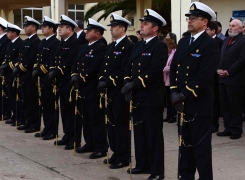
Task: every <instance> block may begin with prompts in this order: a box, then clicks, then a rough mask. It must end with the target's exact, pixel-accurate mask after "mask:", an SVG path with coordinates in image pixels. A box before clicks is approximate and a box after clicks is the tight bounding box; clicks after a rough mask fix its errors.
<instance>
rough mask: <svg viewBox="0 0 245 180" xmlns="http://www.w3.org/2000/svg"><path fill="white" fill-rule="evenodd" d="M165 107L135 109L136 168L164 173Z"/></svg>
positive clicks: (153, 173)
mask: <svg viewBox="0 0 245 180" xmlns="http://www.w3.org/2000/svg"><path fill="white" fill-rule="evenodd" d="M162 112H163V107H137V108H135V109H133V122H134V124H135V123H138V122H140V121H142V123H140V124H138V125H134V142H135V158H136V168H139V169H144V170H150V171H151V174H152V175H164V138H163V132H162V129H163V121H162V119H163V113H162Z"/></svg>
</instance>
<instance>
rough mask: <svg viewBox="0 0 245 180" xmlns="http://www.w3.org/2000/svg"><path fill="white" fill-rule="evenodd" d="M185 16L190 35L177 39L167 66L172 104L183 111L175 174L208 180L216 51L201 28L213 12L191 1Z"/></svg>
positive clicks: (187, 179) (191, 179)
mask: <svg viewBox="0 0 245 180" xmlns="http://www.w3.org/2000/svg"><path fill="white" fill-rule="evenodd" d="M186 16H187V22H188V31H189V32H190V33H191V36H186V37H184V38H182V39H181V40H180V41H179V43H178V48H177V51H176V52H175V55H174V58H173V61H172V64H171V66H170V89H171V94H172V95H171V100H172V104H173V106H175V107H176V109H177V111H178V112H183V113H184V122H183V127H182V137H183V140H182V142H181V147H180V154H181V158H180V164H179V167H180V168H179V175H180V179H181V180H194V179H195V173H196V170H197V171H198V173H199V179H200V180H201V179H208V180H212V179H213V171H212V148H211V137H212V136H211V135H212V133H211V130H212V116H213V110H214V92H213V77H214V73H215V70H216V68H217V64H218V61H219V59H220V50H219V46H218V43H217V42H216V40H215V39H213V38H212V37H210V36H209V35H208V34H207V33H206V31H205V30H206V28H207V26H208V23H209V21H213V20H215V18H216V15H215V12H214V11H213V10H212V9H211V8H209V7H208V6H206V5H205V4H203V3H200V2H193V3H191V5H190V10H189V13H187V14H186ZM183 104H184V105H183Z"/></svg>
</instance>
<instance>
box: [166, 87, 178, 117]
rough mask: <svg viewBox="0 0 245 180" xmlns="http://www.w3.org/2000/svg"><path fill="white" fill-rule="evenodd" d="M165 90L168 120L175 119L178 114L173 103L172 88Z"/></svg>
mask: <svg viewBox="0 0 245 180" xmlns="http://www.w3.org/2000/svg"><path fill="white" fill-rule="evenodd" d="M165 90H166V101H167V117H166V118H167V119H169V118H175V116H176V114H177V112H176V109H175V108H174V107H173V106H172V103H171V94H170V86H165Z"/></svg>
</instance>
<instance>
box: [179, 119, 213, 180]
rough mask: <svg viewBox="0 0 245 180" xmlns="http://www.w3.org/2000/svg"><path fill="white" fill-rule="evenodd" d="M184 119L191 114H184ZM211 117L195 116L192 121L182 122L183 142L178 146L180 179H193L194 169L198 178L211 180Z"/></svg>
mask: <svg viewBox="0 0 245 180" xmlns="http://www.w3.org/2000/svg"><path fill="white" fill-rule="evenodd" d="M184 119H185V120H190V119H193V116H190V115H185V116H184ZM211 121H212V117H196V118H195V120H194V121H191V122H184V123H183V127H182V138H183V141H182V142H183V144H184V145H185V146H188V145H192V146H193V147H185V146H184V145H183V144H182V145H181V148H180V153H181V160H180V176H181V180H194V179H195V173H196V169H197V171H198V173H199V180H212V179H213V170H212V147H211V138H212V133H211V128H210V127H211Z"/></svg>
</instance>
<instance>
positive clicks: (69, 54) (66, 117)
mask: <svg viewBox="0 0 245 180" xmlns="http://www.w3.org/2000/svg"><path fill="white" fill-rule="evenodd" d="M75 27H77V24H76V23H75V22H74V21H73V20H72V19H70V18H69V17H67V16H65V15H61V17H60V23H59V28H58V32H59V36H60V37H61V38H62V40H61V42H60V43H59V46H58V48H57V49H56V52H55V57H54V59H53V61H52V62H51V66H50V72H49V75H48V79H49V80H50V81H51V82H55V84H56V85H57V92H58V93H59V98H60V110H61V119H62V125H63V132H64V136H63V137H62V139H61V140H59V141H58V143H57V144H58V145H66V146H65V149H66V150H69V149H74V119H75V114H74V111H75V110H74V109H75V101H74V97H73V98H72V102H69V98H70V90H71V85H70V84H69V81H70V78H71V68H72V64H73V62H74V60H75V58H76V56H77V54H78V52H79V49H80V48H81V41H80V40H79V39H77V37H76V34H75V33H74V28H75ZM57 128H58V127H57ZM75 141H76V142H77V146H80V143H81V136H78V137H77V139H76V140H75ZM54 144H56V141H55V142H54Z"/></svg>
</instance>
